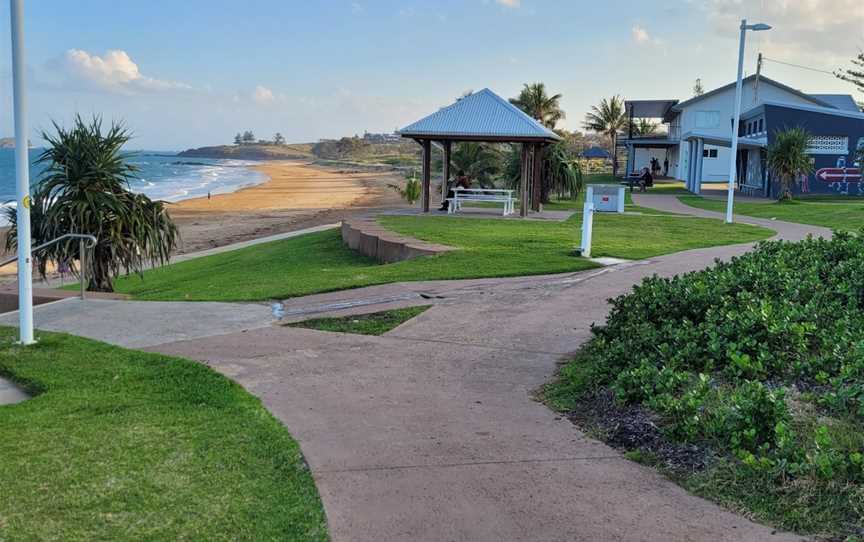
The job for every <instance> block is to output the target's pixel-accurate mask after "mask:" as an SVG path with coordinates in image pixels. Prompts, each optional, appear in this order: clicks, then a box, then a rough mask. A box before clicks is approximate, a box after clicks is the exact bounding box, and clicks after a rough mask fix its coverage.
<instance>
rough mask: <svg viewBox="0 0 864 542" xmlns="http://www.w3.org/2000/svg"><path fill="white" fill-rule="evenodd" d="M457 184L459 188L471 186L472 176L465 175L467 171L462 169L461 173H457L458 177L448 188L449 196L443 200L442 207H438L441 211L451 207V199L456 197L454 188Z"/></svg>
mask: <svg viewBox="0 0 864 542" xmlns="http://www.w3.org/2000/svg"><path fill="white" fill-rule="evenodd" d="M457 186H458V187H459V188H471V177H469V176H467V175H465V172H464V171H462V170H461V169H460V170H459V173H457V174H456V179H455V180H454V181H453V183H452V184H451V185H450V188H449V189H448V190H447V197H446V198H445V199H444V201H442V202H441V207H440V208H439V209H438V210H439V211H447V210H449V209H450V199H451V198H454V197H456V193H455V192H454V191H453V190H454V189H455V188H456V187H457Z"/></svg>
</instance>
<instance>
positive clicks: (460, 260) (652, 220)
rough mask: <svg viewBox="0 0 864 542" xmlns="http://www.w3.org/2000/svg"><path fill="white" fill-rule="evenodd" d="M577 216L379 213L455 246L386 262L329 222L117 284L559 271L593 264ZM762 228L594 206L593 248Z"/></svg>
mask: <svg viewBox="0 0 864 542" xmlns="http://www.w3.org/2000/svg"><path fill="white" fill-rule="evenodd" d="M580 220H581V217H579V216H575V217H573V218H571V219H570V220H568V221H566V222H547V221H535V220H524V221H523V220H498V219H479V218H461V217H410V216H385V217H382V218H381V222H382V224H383V225H384V226H386V227H387V228H389V229H392V230H394V231H397V232H399V233H403V234H406V235H411V236H414V237H417V238H420V239H424V240H427V241H432V242H436V243H443V244H449V245H451V246H456V247H458V248H459V250H454V251H452V252H450V253H447V254H443V255H440V256H435V257H428V258H417V259H414V260H407V261H403V262H398V263H394V264H388V265H380V264H378V263H377V262H375V261H374V260H372V259H370V258H367V257H365V256H362V255H360V254H359V253H357V252H354V251H352V250H349V249H348V248H346V247H345V246H343V244H342V239H341V236H340V233H339V231H338V230H331V231H325V232H319V233H312V234H308V235H303V236H300V237H295V238H292V239H285V240H282V241H274V242H272V243H266V244H262V245H256V246H254V247H248V248H244V249H240V250H235V251H232V252H226V253H222V254H216V255H213V256H208V257H205V258H198V259H195V260H190V261H185V262H181V263H177V264H174V265H171V266H168V267H163V268H160V269H154V270H150V271H147V272H145V273H144V279H143V280H142V279H141V278H139V277H137V276H129V277H125V278H121V279H119V280H118V281H117V282H116V287H117V290H118V291H119V292H121V293H126V294H130V295H132V296H133V297H135V298H136V299H145V300H198V301H255V300H266V299H284V298H289V297H296V296H302V295H307V294H312V293H317V292H326V291H333V290H343V289H347V288H356V287H360V286H369V285H373V284H385V283H390V282H399V281H416V280H446V279H466V278H480V277H508V276H521V275H537V274H547V273H564V272H571V271H580V270H584V269H589V268H592V267H595V264H593V263H592V262H590V261H587V260H584V259H581V258H577V257H574V256H573V250H574V247H575V246H576V245H577V244H578V242H579V237H580ZM771 233H772V232H770V231H769V230H767V229H762V228H756V227H753V226H747V225H742V224H735V225H733V226H732V227H729V226H726V225H724V224H723V223H722V222H720V221H718V220H709V219H697V218H681V217H676V216H673V215H670V216H639V215H614V216H613V215H600V214H598V215H596V220H595V225H594V247H593V254H594V255H595V256H615V257H619V258H629V259H638V258H647V257H651V256H657V255H660V254H667V253H670V252H677V251H680V250H686V249H690V248H697V247H707V246H717V245H724V244H733V243H743V242H749V241H755V240H757V239H764V238H766V237H769V236H770V235H771Z"/></svg>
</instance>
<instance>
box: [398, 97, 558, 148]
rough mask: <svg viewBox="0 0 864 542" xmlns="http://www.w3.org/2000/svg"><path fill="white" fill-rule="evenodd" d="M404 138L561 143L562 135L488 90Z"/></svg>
mask: <svg viewBox="0 0 864 542" xmlns="http://www.w3.org/2000/svg"><path fill="white" fill-rule="evenodd" d="M399 133H400V134H401V135H402V136H403V137H417V138H422V137H425V138H436V137H439V138H444V139H453V140H458V139H459V138H467V139H478V140H482V139H483V138H489V139H490V140H507V139H508V138H512V139H513V140H514V141H516V140H523V139H527V140H536V141H559V140H560V139H561V137H560V136H558V134H556V133H555V132H553V131H552V130H550V129H549V128H546V127H545V126H543V125H542V124H540V123H539V122H537V121H536V120H534V119H533V118H531V117H530V116H528V115H527V114H526V113H525V112H524V111H522V110H521V109H519V108H518V107H516V106H515V105H513V104H511V103H510V102H509V101H507V100H505V99H504V98H502V97H501V96H498V95H497V94H495V93H494V92H492V91H491V90H489V89H488V88H484V89H482V90H480V91H477V92H474V93H472V94H469V95H468V96H466V97H464V98H461V99H459V100H457V101H456V102H455V103H453V104H450V105H448V106H446V107H443V108H441V109H439V110H438V111H436V112H435V113H432V114H431V115H428V116H426V117H424V118H422V119H420V120H418V121H417V122H414V123H412V124H410V125H408V126H406V127H405V128H403V129H401V130H399Z"/></svg>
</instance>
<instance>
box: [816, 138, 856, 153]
mask: <svg viewBox="0 0 864 542" xmlns="http://www.w3.org/2000/svg"><path fill="white" fill-rule="evenodd" d="M807 152H808V153H809V154H840V155H847V154H849V138H848V137H846V136H813V137H812V138H810V146H809V147H807Z"/></svg>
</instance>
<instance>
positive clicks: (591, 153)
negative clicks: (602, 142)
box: [582, 147, 610, 159]
mask: <svg viewBox="0 0 864 542" xmlns="http://www.w3.org/2000/svg"><path fill="white" fill-rule="evenodd" d="M582 158H603V159H606V158H610V154H609V151H607V150H606V149H601V148H600V147H591V148H590V149H585V150H584V151H583V152H582Z"/></svg>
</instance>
